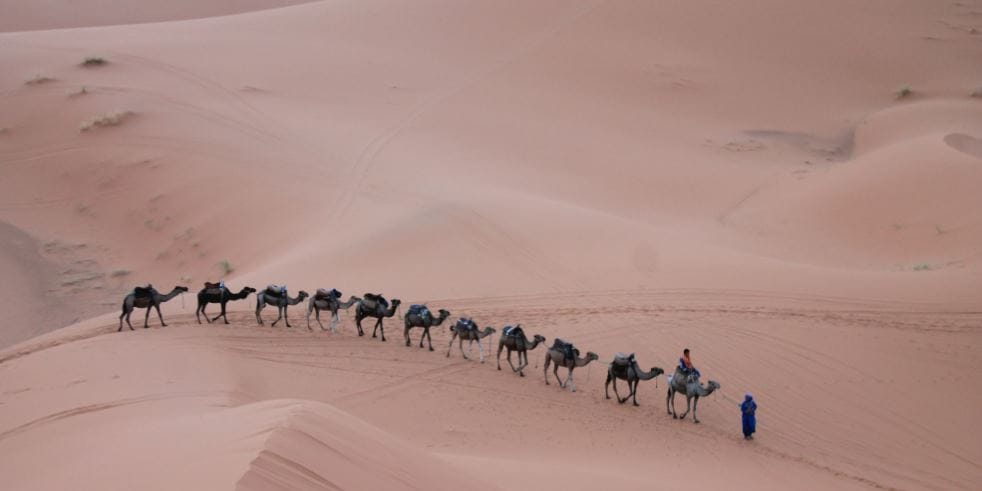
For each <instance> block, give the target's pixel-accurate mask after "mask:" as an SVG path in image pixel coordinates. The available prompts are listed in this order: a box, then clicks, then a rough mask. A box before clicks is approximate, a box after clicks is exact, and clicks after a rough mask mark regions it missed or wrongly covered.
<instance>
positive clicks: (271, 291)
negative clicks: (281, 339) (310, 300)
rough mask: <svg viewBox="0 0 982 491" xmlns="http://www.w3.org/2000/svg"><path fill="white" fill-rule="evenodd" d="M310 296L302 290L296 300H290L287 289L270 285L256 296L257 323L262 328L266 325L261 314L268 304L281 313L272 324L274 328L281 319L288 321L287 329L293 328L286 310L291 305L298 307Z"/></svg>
mask: <svg viewBox="0 0 982 491" xmlns="http://www.w3.org/2000/svg"><path fill="white" fill-rule="evenodd" d="M308 296H309V295H308V294H307V292H305V291H303V290H300V292H299V293H297V296H296V297H295V298H290V296H289V295H287V293H286V288H285V287H279V286H276V285H269V286H268V287H266V289H265V290H263V291H262V292H261V293H257V294H256V322H258V323H259V325H260V326H262V325H264V324H263V317H262V315H260V313H261V312H262V311H263V309H264V308H266V304H269V305H273V306H275V307H276V310H277V312H278V313H279V317H277V318H276V320H275V321H273V323H272V324H271V326H272V327H276V323H277V322H279V321H280V319H284V320H286V327H293V326H291V325H290V318H289V317H287V315H286V309H287V307H289V306H290V305H296V304H298V303H300V302H303V299H305V298H307V297H308Z"/></svg>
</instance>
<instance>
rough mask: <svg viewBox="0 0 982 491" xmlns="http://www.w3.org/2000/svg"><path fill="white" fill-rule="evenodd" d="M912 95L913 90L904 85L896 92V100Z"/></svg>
mask: <svg viewBox="0 0 982 491" xmlns="http://www.w3.org/2000/svg"><path fill="white" fill-rule="evenodd" d="M913 93H914V91H913V89H911V88H910V86H909V85H904V86H903V87H900V89H899V90H897V99H903V98H905V97H910V96H911V95H912V94H913Z"/></svg>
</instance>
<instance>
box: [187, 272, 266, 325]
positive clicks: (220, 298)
mask: <svg viewBox="0 0 982 491" xmlns="http://www.w3.org/2000/svg"><path fill="white" fill-rule="evenodd" d="M250 293H256V289H255V288H252V287H248V286H247V287H244V288H242V290H239V292H238V293H232V292H231V291H230V290H229V289H228V288H224V287H222V283H208V282H205V287H204V288H203V289H202V290H201V291H199V292H198V308H197V309H195V311H194V317H195V318H196V319H198V324H201V317H200V315H199V314H202V315H204V316H205V320H206V321H208V323H209V324H211V323H212V322H214V321H217V320H218V318H219V317H221V318H223V319H225V323H226V324H228V317H227V316H226V315H225V304H227V303H228V302H229V301H233V300H242V299H243V298H246V297H248V296H249V294H250ZM210 303H218V304H221V305H222V313H220V314H218V315H216V316H215V318H213V319H209V318H208V314H206V313H205V307H207V306H208V304H210Z"/></svg>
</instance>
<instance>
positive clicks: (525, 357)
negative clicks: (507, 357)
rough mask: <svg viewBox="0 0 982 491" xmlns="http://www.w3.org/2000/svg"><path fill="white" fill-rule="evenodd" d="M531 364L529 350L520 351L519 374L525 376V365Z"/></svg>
mask: <svg viewBox="0 0 982 491" xmlns="http://www.w3.org/2000/svg"><path fill="white" fill-rule="evenodd" d="M527 366H529V352H528V351H527V350H522V351H519V352H518V376H519V377H524V376H525V367H527Z"/></svg>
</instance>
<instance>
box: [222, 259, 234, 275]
mask: <svg viewBox="0 0 982 491" xmlns="http://www.w3.org/2000/svg"><path fill="white" fill-rule="evenodd" d="M218 267H219V268H221V269H222V275H225V276H227V275H228V274H229V273H231V272H232V271H235V268H233V267H232V263H230V262H228V259H222V262H220V263H218Z"/></svg>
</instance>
